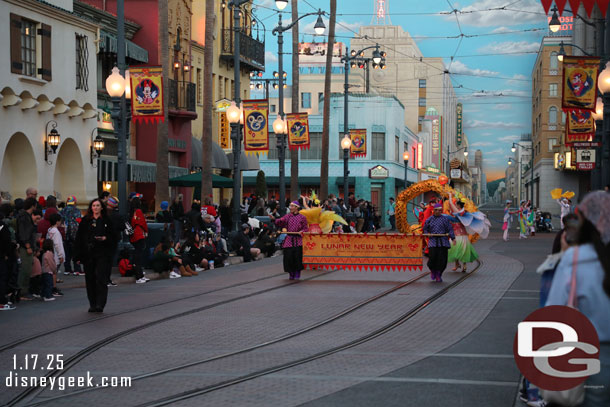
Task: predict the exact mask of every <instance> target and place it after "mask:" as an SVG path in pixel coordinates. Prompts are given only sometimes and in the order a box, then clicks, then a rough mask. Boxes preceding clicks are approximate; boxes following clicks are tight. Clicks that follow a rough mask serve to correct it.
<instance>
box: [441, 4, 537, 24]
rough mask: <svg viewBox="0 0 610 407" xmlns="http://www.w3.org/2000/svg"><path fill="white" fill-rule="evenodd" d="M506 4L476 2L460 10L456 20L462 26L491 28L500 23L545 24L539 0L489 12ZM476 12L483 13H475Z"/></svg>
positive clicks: (453, 18)
mask: <svg viewBox="0 0 610 407" xmlns="http://www.w3.org/2000/svg"><path fill="white" fill-rule="evenodd" d="M506 3H507V2H499V1H498V0H478V1H475V2H474V3H472V4H470V5H469V6H466V7H464V8H462V9H461V10H460V11H461V12H462V13H458V19H459V20H460V24H461V25H462V26H465V25H470V26H476V27H493V26H497V25H498V22H501V23H502V26H503V27H510V26H515V25H524V24H532V23H538V24H541V25H546V24H547V20H546V15H545V14H544V10H543V9H542V7H541V5H540V1H539V0H521V1H520V2H518V3H517V4H515V5H514V6H509V7H507V9H506V10H491V11H490V10H489V9H498V8H500V7H501V6H504V5H505V4H506ZM513 3H514V2H513ZM477 10H483V11H481V12H477ZM516 10H518V11H516ZM446 19H447V20H448V21H455V16H454V15H450V16H446Z"/></svg>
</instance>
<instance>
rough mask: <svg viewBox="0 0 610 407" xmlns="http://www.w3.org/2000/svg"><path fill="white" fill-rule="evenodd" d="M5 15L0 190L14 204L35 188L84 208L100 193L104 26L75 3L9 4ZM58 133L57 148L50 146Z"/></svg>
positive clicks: (0, 51)
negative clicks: (95, 147)
mask: <svg viewBox="0 0 610 407" xmlns="http://www.w3.org/2000/svg"><path fill="white" fill-rule="evenodd" d="M0 16H1V17H0V20H1V21H2V23H1V24H0V42H1V43H2V46H0V55H2V57H1V58H0V59H2V61H4V62H5V63H3V64H2V67H0V90H1V91H0V95H1V96H0V104H1V105H2V108H1V109H0V123H2V127H1V129H0V191H2V193H3V195H5V196H6V197H9V196H10V197H11V198H12V199H15V198H18V197H24V196H25V190H26V188H28V187H36V188H38V192H39V194H40V195H45V196H46V195H49V194H51V195H55V196H56V197H58V199H65V198H66V197H68V196H70V195H75V196H76V198H77V200H78V201H79V202H80V203H81V204H84V203H86V202H87V201H88V200H90V199H92V198H94V197H96V196H97V188H96V185H97V184H96V171H97V170H96V168H94V164H93V162H94V160H93V159H92V155H91V151H92V150H91V147H92V132H93V131H94V130H95V128H96V125H97V124H96V118H97V86H96V75H97V62H96V51H97V47H96V40H97V39H98V38H97V29H98V26H97V25H96V24H94V23H92V22H91V21H90V20H85V19H82V18H80V17H78V16H77V15H76V14H74V12H73V7H72V1H71V0H47V1H37V0H19V1H14V0H6V1H2V2H0ZM53 129H54V130H55V131H56V132H58V133H59V135H60V142H59V146H57V148H56V149H55V150H53V149H52V148H50V147H48V148H47V145H46V144H45V141H49V140H48V135H49V134H50V133H51V132H52V131H53Z"/></svg>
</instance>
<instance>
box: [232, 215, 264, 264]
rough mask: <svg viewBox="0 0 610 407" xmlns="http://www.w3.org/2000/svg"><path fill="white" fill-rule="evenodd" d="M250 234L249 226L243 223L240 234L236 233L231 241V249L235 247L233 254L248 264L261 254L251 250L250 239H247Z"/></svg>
mask: <svg viewBox="0 0 610 407" xmlns="http://www.w3.org/2000/svg"><path fill="white" fill-rule="evenodd" d="M249 233H250V225H248V224H247V223H244V224H242V225H241V233H239V232H238V233H237V234H236V235H235V239H234V241H233V247H235V252H236V253H237V255H238V256H243V257H244V263H248V262H250V261H252V258H253V257H254V260H256V258H257V257H258V255H259V254H261V250H260V249H257V248H253V247H251V245H250V238H249V237H248V235H249Z"/></svg>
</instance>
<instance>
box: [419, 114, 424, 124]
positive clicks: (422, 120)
mask: <svg viewBox="0 0 610 407" xmlns="http://www.w3.org/2000/svg"><path fill="white" fill-rule="evenodd" d="M417 124H419V125H420V126H421V125H422V124H424V116H419V117H418V118H417Z"/></svg>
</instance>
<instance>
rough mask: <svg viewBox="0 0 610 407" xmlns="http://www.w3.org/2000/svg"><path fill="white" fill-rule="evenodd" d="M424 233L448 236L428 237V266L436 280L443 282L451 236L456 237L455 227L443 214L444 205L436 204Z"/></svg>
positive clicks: (433, 278)
mask: <svg viewBox="0 0 610 407" xmlns="http://www.w3.org/2000/svg"><path fill="white" fill-rule="evenodd" d="M423 231H424V233H430V234H442V235H448V236H432V237H429V238H428V257H429V259H428V268H429V269H430V277H431V278H432V280H434V281H438V282H442V281H443V279H442V275H443V271H445V268H446V267H447V252H448V251H449V247H451V244H450V243H449V238H451V239H455V234H454V233H453V227H452V226H451V222H450V221H449V218H448V217H447V216H443V205H442V204H440V203H439V204H436V205H435V206H434V212H433V215H432V216H431V217H430V218H428V220H426V223H425V224H424V230H423Z"/></svg>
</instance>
